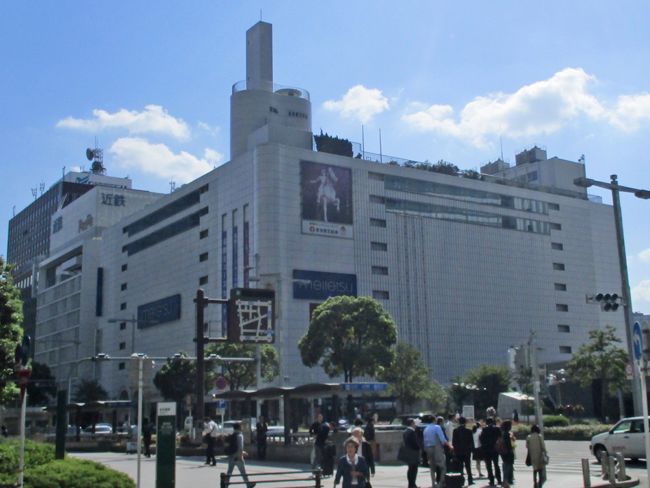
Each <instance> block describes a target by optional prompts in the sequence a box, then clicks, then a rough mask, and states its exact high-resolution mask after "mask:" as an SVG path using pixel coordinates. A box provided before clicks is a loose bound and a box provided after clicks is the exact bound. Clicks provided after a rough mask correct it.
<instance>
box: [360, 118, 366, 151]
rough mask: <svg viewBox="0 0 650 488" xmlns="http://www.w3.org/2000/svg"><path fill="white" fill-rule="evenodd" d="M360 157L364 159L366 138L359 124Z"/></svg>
mask: <svg viewBox="0 0 650 488" xmlns="http://www.w3.org/2000/svg"><path fill="white" fill-rule="evenodd" d="M361 157H362V158H363V159H366V138H365V135H364V132H363V124H361Z"/></svg>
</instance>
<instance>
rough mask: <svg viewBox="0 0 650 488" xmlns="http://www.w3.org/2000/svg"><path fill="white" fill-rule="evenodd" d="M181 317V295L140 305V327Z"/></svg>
mask: <svg viewBox="0 0 650 488" xmlns="http://www.w3.org/2000/svg"><path fill="white" fill-rule="evenodd" d="M180 318H181V296H180V295H172V296H170V297H166V298H161V299H160V300H156V301H155V302H149V303H145V304H144V305H140V306H139V307H138V329H144V328H146V327H151V326H152V325H157V324H162V323H165V322H173V321H174V320H179V319H180Z"/></svg>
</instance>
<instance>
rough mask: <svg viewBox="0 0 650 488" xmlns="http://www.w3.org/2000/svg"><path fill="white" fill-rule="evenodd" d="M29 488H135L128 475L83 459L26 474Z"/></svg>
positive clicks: (68, 460) (45, 466) (56, 464)
mask: <svg viewBox="0 0 650 488" xmlns="http://www.w3.org/2000/svg"><path fill="white" fill-rule="evenodd" d="M25 486H26V487H27V488H87V487H89V486H92V487H94V488H133V487H135V483H134V481H133V480H132V479H131V478H129V477H128V476H127V475H126V474H124V473H120V472H118V471H114V470H112V469H110V468H107V467H106V466H103V465H101V464H99V463H95V462H92V461H86V460H82V459H66V460H59V461H53V462H51V463H48V464H44V465H41V466H38V467H36V468H33V469H30V470H28V471H26V472H25Z"/></svg>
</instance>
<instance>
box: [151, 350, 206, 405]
mask: <svg viewBox="0 0 650 488" xmlns="http://www.w3.org/2000/svg"><path fill="white" fill-rule="evenodd" d="M186 358H187V355H186V354H185V353H181V355H180V357H174V358H168V359H167V362H166V363H165V364H164V365H163V367H162V368H160V371H158V372H157V373H156V375H155V376H154V377H153V384H154V385H155V387H156V388H157V389H158V391H160V394H161V395H162V396H163V398H164V399H165V400H173V401H175V402H176V403H177V404H180V403H181V402H182V401H183V400H184V399H185V397H186V396H187V395H192V394H194V393H195V392H196V361H194V360H191V359H186Z"/></svg>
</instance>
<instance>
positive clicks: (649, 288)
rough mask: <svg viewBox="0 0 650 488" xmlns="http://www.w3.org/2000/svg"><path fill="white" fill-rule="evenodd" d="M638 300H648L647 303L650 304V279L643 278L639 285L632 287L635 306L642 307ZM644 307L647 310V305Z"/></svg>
mask: <svg viewBox="0 0 650 488" xmlns="http://www.w3.org/2000/svg"><path fill="white" fill-rule="evenodd" d="M638 302H647V303H646V305H650V280H641V281H640V282H639V284H638V285H636V286H635V287H634V288H632V303H633V304H634V308H641V307H640V306H639V303H638ZM644 308H645V309H646V310H647V306H646V307H644Z"/></svg>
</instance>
